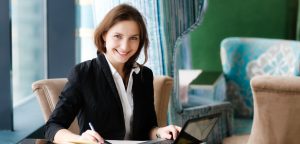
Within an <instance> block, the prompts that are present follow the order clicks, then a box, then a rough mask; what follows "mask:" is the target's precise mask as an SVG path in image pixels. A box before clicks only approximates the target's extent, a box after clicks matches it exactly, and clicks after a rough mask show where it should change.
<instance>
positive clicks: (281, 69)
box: [221, 37, 300, 134]
mask: <svg viewBox="0 0 300 144" xmlns="http://www.w3.org/2000/svg"><path fill="white" fill-rule="evenodd" d="M299 60H300V42H298V41H292V40H281V39H267V38H245V37H244V38H243V37H230V38H225V39H224V40H223V41H222V42H221V61H222V67H223V73H224V75H225V79H226V83H227V99H228V100H229V101H231V103H232V105H233V108H234V113H235V117H236V118H235V119H234V126H235V128H234V132H233V133H236V134H243V133H244V134H245V133H249V132H250V130H251V126H252V116H253V97H252V92H251V87H250V80H251V78H252V77H254V76H257V75H281V76H295V75H299V74H300V73H299V66H300V65H299Z"/></svg>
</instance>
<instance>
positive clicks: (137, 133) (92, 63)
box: [45, 54, 157, 141]
mask: <svg viewBox="0 0 300 144" xmlns="http://www.w3.org/2000/svg"><path fill="white" fill-rule="evenodd" d="M140 68H141V70H140V72H139V73H138V74H135V73H133V76H132V77H133V86H132V94H133V104H134V106H133V107H134V108H133V120H132V127H131V132H132V133H131V137H130V138H131V139H132V140H147V139H149V135H150V130H151V129H152V128H153V127H156V126H157V120H156V114H155V109H154V96H153V74H152V71H151V70H150V69H149V68H147V67H145V66H141V67H140ZM76 116H77V118H78V124H79V128H80V133H83V132H85V131H86V130H87V129H89V125H88V123H89V122H91V123H92V124H93V126H94V128H95V130H96V131H97V132H98V133H99V134H100V135H101V136H102V137H103V138H104V139H115V140H119V139H124V136H125V123H124V116H123V109H122V103H121V100H120V98H119V94H118V92H117V88H116V85H115V83H114V80H113V77H112V74H111V71H110V68H109V65H108V63H107V61H106V58H105V56H104V55H103V54H99V55H98V57H97V58H95V59H92V60H89V61H85V62H83V63H80V64H78V65H76V66H75V67H74V68H73V70H72V71H71V73H70V75H69V77H68V82H67V84H66V85H65V87H64V89H63V91H62V93H61V96H60V97H59V101H58V103H57V105H56V107H55V109H54V111H53V113H52V115H51V116H50V118H49V120H48V122H47V123H46V126H45V137H46V138H47V139H48V140H50V141H53V139H54V136H55V134H56V132H57V131H58V130H60V129H62V128H68V127H69V126H70V124H71V123H72V121H73V120H74V118H75V117H76Z"/></svg>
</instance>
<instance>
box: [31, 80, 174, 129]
mask: <svg viewBox="0 0 300 144" xmlns="http://www.w3.org/2000/svg"><path fill="white" fill-rule="evenodd" d="M66 82H67V79H66V78H57V79H44V80H39V81H36V82H34V83H33V84H32V90H33V92H34V93H35V94H36V96H37V99H38V102H39V104H40V107H41V109H42V112H43V116H44V120H45V122H46V121H47V120H48V119H49V117H50V115H51V113H52V111H53V110H54V108H55V105H56V103H57V102H58V99H59V96H60V94H61V91H62V90H63V88H64V86H65V84H66ZM153 85H154V102H155V103H154V105H155V111H156V116H157V123H158V126H166V125H167V112H168V104H169V97H170V93H171V90H172V87H173V79H172V78H170V77H168V76H155V77H154V80H153ZM69 130H70V131H72V132H74V133H76V134H79V126H78V123H77V118H75V120H74V121H73V123H72V124H71V126H70V128H69Z"/></svg>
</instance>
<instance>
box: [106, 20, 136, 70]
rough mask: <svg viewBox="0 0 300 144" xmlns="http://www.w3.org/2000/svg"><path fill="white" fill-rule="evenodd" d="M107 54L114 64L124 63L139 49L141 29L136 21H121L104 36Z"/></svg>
mask: <svg viewBox="0 0 300 144" xmlns="http://www.w3.org/2000/svg"><path fill="white" fill-rule="evenodd" d="M103 39H104V41H105V43H106V56H107V58H108V59H109V61H110V62H111V63H112V64H113V65H114V66H118V65H120V64H121V65H124V64H125V63H126V62H127V61H128V59H129V58H130V57H131V56H133V55H134V54H135V53H136V51H137V50H138V47H139V44H140V31H139V27H138V24H137V23H136V22H135V21H131V20H128V21H120V22H118V23H116V24H115V25H114V26H113V27H111V28H110V29H109V30H108V32H107V33H106V34H105V35H104V36H103Z"/></svg>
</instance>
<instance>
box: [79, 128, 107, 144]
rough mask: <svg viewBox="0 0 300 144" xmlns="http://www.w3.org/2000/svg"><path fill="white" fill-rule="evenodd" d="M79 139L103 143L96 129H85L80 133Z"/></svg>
mask: <svg viewBox="0 0 300 144" xmlns="http://www.w3.org/2000/svg"><path fill="white" fill-rule="evenodd" d="M80 139H86V140H90V141H93V142H96V143H101V144H103V143H104V139H103V138H102V137H101V136H100V134H98V133H97V132H96V131H92V130H86V131H85V132H84V133H82V134H81V136H80Z"/></svg>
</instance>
